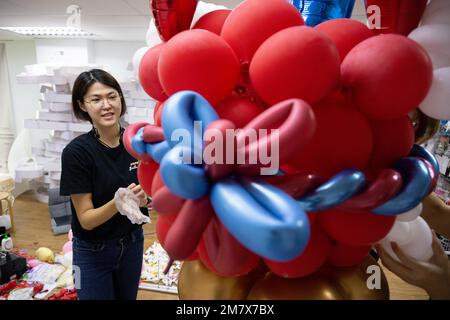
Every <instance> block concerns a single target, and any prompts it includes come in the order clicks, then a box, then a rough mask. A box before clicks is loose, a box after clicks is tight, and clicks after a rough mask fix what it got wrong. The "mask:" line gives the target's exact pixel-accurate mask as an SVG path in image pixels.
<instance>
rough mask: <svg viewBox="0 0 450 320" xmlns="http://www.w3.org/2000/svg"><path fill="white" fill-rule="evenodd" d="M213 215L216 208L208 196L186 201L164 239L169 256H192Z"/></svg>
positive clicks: (183, 257) (175, 258) (177, 257)
mask: <svg viewBox="0 0 450 320" xmlns="http://www.w3.org/2000/svg"><path fill="white" fill-rule="evenodd" d="M213 216H214V209H213V208H212V206H211V203H210V200H209V197H208V196H206V197H203V198H201V199H198V200H187V201H185V203H184V204H183V207H182V208H181V210H180V212H178V214H177V217H176V219H175V221H174V222H173V223H172V225H171V227H170V229H169V231H168V232H167V235H166V239H165V241H164V249H165V250H166V251H167V254H168V255H169V257H170V258H171V259H174V260H185V259H186V258H187V257H189V256H191V255H192V254H193V253H194V252H195V250H196V248H197V246H198V244H199V242H200V239H201V238H202V235H203V232H204V231H205V229H206V228H207V226H208V224H209V222H210V220H211V218H212V217H213Z"/></svg>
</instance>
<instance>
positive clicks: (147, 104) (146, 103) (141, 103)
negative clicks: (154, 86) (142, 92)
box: [133, 99, 156, 108]
mask: <svg viewBox="0 0 450 320" xmlns="http://www.w3.org/2000/svg"><path fill="white" fill-rule="evenodd" d="M155 103H156V102H155V100H148V99H147V100H142V99H133V106H134V107H136V108H154V107H155Z"/></svg>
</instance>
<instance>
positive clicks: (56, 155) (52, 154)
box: [44, 149, 61, 158]
mask: <svg viewBox="0 0 450 320" xmlns="http://www.w3.org/2000/svg"><path fill="white" fill-rule="evenodd" d="M44 156H45V157H49V158H61V152H56V151H50V150H47V149H45V151H44Z"/></svg>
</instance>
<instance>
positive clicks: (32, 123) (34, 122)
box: [24, 119, 68, 131]
mask: <svg viewBox="0 0 450 320" xmlns="http://www.w3.org/2000/svg"><path fill="white" fill-rule="evenodd" d="M24 127H25V128H27V129H47V130H60V131H65V130H68V126H67V122H52V121H45V120H38V119H25V120H24Z"/></svg>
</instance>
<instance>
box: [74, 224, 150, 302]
mask: <svg viewBox="0 0 450 320" xmlns="http://www.w3.org/2000/svg"><path fill="white" fill-rule="evenodd" d="M143 251H144V235H143V231H142V228H139V229H137V230H135V231H133V232H132V233H130V234H129V235H128V236H125V237H123V238H121V239H115V240H95V241H92V240H81V239H78V238H76V237H73V268H74V269H73V270H74V278H75V279H74V280H75V286H76V288H77V295H78V298H79V299H80V300H114V299H119V300H135V299H136V296H137V291H138V286H139V280H140V275H141V269H142V255H143Z"/></svg>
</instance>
